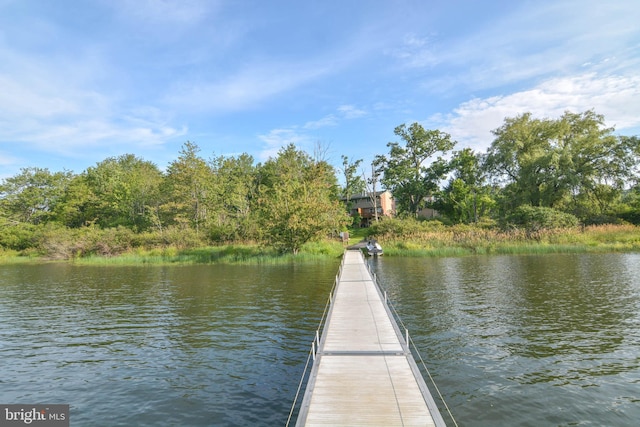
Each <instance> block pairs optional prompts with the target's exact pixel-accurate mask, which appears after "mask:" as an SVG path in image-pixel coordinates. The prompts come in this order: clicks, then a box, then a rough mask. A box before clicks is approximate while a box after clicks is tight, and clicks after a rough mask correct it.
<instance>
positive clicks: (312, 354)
mask: <svg viewBox="0 0 640 427" xmlns="http://www.w3.org/2000/svg"><path fill="white" fill-rule="evenodd" d="M343 264H344V256H343V257H342V262H341V263H340V267H339V269H338V275H337V276H336V279H335V280H334V282H333V286H332V287H331V291H329V298H327V302H326V303H325V305H324V311H323V312H322V317H320V323H319V324H318V328H317V329H316V334H315V336H314V338H313V341H311V349H310V350H309V355H308V356H307V363H306V364H305V365H304V370H303V371H302V375H301V376H300V383H299V384H298V389H297V390H296V395H295V397H294V399H293V404H292V405H291V410H290V411H289V418H287V424H285V426H286V427H288V426H289V423H290V422H291V417H293V413H294V412H295V409H296V404H297V403H298V397H300V390H301V389H302V384H304V379H305V377H306V375H307V370H308V369H309V361H310V360H311V359H312V358H313V360H314V362H315V360H316V342H317V345H318V348H319V347H320V330H321V329H322V325H323V324H324V322H325V320H326V317H327V313H328V312H329V307H331V304H332V303H333V292H334V290H335V289H336V286H337V285H338V281H339V280H340V273H341V272H342V265H343Z"/></svg>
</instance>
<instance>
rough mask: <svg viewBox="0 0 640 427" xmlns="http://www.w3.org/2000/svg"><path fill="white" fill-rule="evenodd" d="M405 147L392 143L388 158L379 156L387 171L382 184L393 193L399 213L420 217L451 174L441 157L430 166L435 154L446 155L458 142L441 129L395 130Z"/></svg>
mask: <svg viewBox="0 0 640 427" xmlns="http://www.w3.org/2000/svg"><path fill="white" fill-rule="evenodd" d="M394 133H395V134H396V135H397V136H399V137H400V138H401V139H402V140H403V141H404V145H401V144H400V143H398V142H390V143H388V144H387V147H389V154H388V156H380V155H378V156H376V159H375V161H374V163H375V165H376V167H377V168H378V169H379V170H381V171H382V172H383V178H382V184H383V185H384V186H385V187H386V188H388V189H390V190H391V192H392V193H393V196H394V197H395V199H396V203H397V206H398V211H400V212H405V213H409V214H412V215H417V213H418V211H419V210H420V209H421V208H423V207H424V206H425V205H426V203H427V197H428V196H431V195H433V194H435V192H436V191H437V190H438V186H439V182H440V180H441V179H442V178H443V177H444V176H445V175H446V173H447V164H446V162H445V161H444V160H443V159H442V157H438V158H437V159H436V160H434V161H432V162H431V163H430V164H428V165H427V161H428V160H429V159H431V158H432V157H433V156H434V155H436V154H438V153H441V154H446V153H447V152H448V151H450V150H451V149H453V147H454V146H455V144H456V142H455V141H452V140H451V136H450V135H449V134H447V133H445V132H441V131H439V130H425V129H424V128H423V127H422V126H421V125H420V124H418V123H413V124H412V125H411V126H409V127H407V126H406V125H404V124H402V125H400V126H398V127H396V128H395V130H394Z"/></svg>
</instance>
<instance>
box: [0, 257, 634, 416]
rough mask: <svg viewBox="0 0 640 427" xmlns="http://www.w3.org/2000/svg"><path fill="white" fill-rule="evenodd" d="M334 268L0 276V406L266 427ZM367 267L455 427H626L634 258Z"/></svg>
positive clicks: (282, 411)
mask: <svg viewBox="0 0 640 427" xmlns="http://www.w3.org/2000/svg"><path fill="white" fill-rule="evenodd" d="M337 267H338V261H337V260H336V261H335V262H326V263H319V264H315V263H309V264H304V265H297V266H293V265H286V266H196V267H133V268H132V267H126V268H125V267H108V268H102V267H77V266H70V265H64V264H45V265H37V266H32V265H30V266H0V325H1V326H2V327H1V328H0V403H39V402H42V403H69V404H71V423H72V425H73V426H165V425H175V426H218V425H220V426H233V425H238V426H277V425H284V423H285V422H286V419H287V415H288V412H289V408H290V405H291V400H292V398H293V396H294V394H295V390H296V387H297V385H298V381H299V376H300V374H301V373H302V369H303V366H304V362H305V361H306V357H307V352H308V345H309V343H310V341H311V339H312V336H313V331H314V330H315V328H316V326H317V323H318V321H319V319H320V316H321V314H322V311H323V309H324V304H325V302H326V299H327V295H328V292H329V289H330V288H331V285H332V281H333V279H334V277H335V274H336V273H337ZM373 267H374V270H375V271H376V272H377V274H378V277H379V279H380V282H381V283H382V284H383V286H384V287H385V288H387V289H388V291H389V295H390V297H391V299H392V300H393V301H394V303H395V307H396V309H397V310H398V311H399V312H400V313H401V315H402V318H403V321H404V323H405V324H406V325H407V327H408V328H409V330H410V333H411V336H412V338H413V340H414V341H415V342H416V343H417V344H418V346H419V348H420V349H421V350H422V355H423V357H425V358H426V359H427V360H428V363H429V368H430V371H431V374H432V375H433V376H434V377H435V378H436V381H437V383H438V386H439V388H440V390H441V392H442V393H443V395H444V396H445V398H446V399H447V402H448V403H449V406H450V407H451V408H452V411H453V413H454V415H455V416H456V419H457V421H458V423H459V424H460V425H461V426H462V425H468V426H495V425H513V426H556V425H557V426H561V425H562V426H570V425H584V426H587V425H589V426H601V425H611V426H636V425H637V422H638V421H637V420H638V419H640V254H625V255H621V254H614V255H569V256H556V255H552V256H542V257H539V256H521V257H466V258H446V259H415V258H410V259H403V258H382V259H380V260H377V261H375V262H374V263H373Z"/></svg>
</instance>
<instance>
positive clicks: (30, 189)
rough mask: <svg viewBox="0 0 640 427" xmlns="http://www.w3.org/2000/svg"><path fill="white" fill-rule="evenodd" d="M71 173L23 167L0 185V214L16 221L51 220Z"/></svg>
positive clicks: (34, 222)
mask: <svg viewBox="0 0 640 427" xmlns="http://www.w3.org/2000/svg"><path fill="white" fill-rule="evenodd" d="M72 177H73V174H72V173H71V172H55V173H51V172H49V170H48V169H46V168H45V169H43V168H36V167H31V168H24V169H21V171H20V173H19V174H17V175H15V176H13V177H10V178H6V179H4V181H3V182H2V184H0V214H2V215H4V216H5V217H7V218H9V219H11V220H13V221H17V222H26V223H31V224H40V223H44V222H47V221H49V220H51V219H52V218H53V216H54V210H55V208H56V205H57V204H58V202H59V201H60V200H61V198H62V196H63V195H64V192H65V190H66V187H67V185H68V183H69V182H70V181H71V179H72Z"/></svg>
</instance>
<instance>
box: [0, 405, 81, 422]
mask: <svg viewBox="0 0 640 427" xmlns="http://www.w3.org/2000/svg"><path fill="white" fill-rule="evenodd" d="M15 426H36V427H69V405H20V404H17V405H2V404H0V427H15Z"/></svg>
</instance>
